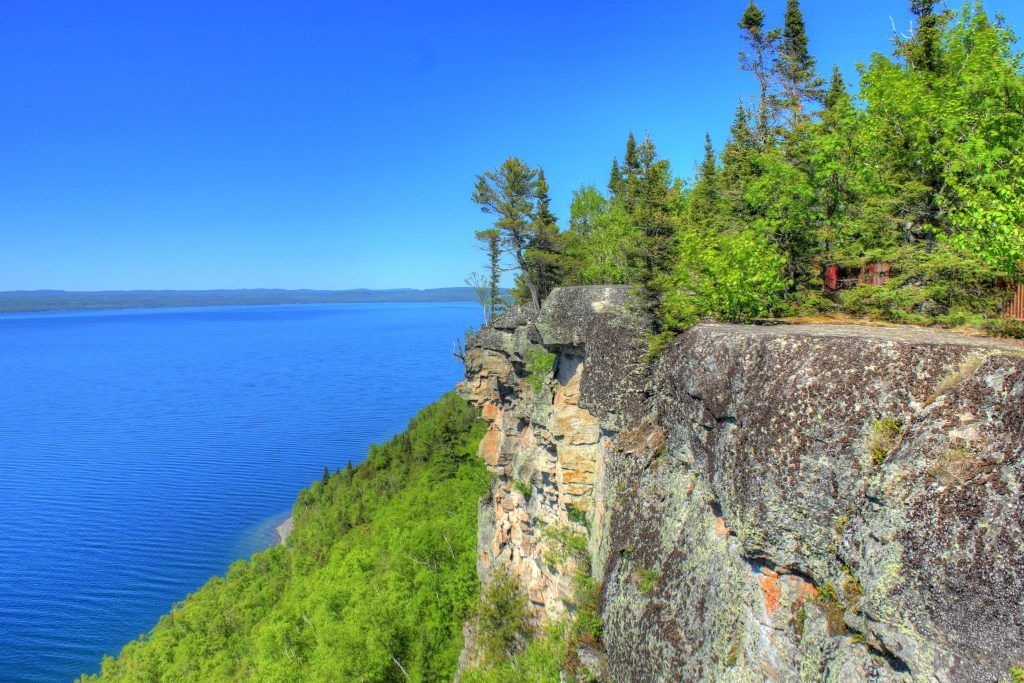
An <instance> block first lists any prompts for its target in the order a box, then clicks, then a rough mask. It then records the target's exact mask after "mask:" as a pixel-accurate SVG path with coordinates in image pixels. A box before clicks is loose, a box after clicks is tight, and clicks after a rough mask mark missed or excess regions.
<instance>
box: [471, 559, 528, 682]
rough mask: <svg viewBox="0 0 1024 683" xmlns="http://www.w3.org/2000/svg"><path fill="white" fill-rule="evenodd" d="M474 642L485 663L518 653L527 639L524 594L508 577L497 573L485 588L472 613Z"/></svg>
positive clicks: (494, 661) (526, 614)
mask: <svg viewBox="0 0 1024 683" xmlns="http://www.w3.org/2000/svg"><path fill="white" fill-rule="evenodd" d="M473 617H474V624H475V625H476V632H477V641H478V643H479V646H480V649H481V651H482V652H483V655H484V660H485V661H486V662H487V663H492V664H493V663H497V662H500V661H503V660H506V659H508V658H509V657H511V656H513V655H514V654H516V653H517V652H520V651H521V650H522V649H523V647H524V646H525V644H526V641H527V638H528V637H529V636H530V614H529V612H528V611H527V609H526V595H525V594H524V593H523V591H522V589H521V588H520V587H519V584H518V583H516V581H515V579H513V578H512V577H511V576H509V575H508V574H506V573H504V572H502V571H498V572H495V574H494V575H493V576H492V577H491V579H490V581H489V582H488V583H487V585H486V586H485V587H484V590H483V592H482V594H481V595H480V600H479V602H478V603H477V606H476V609H475V610H474V613H473Z"/></svg>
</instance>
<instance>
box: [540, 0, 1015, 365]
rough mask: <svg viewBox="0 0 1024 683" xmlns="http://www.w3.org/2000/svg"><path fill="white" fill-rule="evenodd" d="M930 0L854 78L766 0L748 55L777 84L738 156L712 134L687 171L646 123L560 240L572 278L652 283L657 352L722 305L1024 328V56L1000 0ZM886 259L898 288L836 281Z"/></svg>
mask: <svg viewBox="0 0 1024 683" xmlns="http://www.w3.org/2000/svg"><path fill="white" fill-rule="evenodd" d="M912 11H913V13H914V15H915V21H916V28H915V30H914V31H913V32H912V34H911V35H909V36H907V37H901V38H897V39H896V41H895V46H894V51H893V53H892V54H891V55H882V54H875V55H873V56H871V58H870V59H869V60H868V61H867V63H866V64H864V65H862V66H860V67H859V68H860V79H859V80H860V90H859V92H850V91H849V90H848V88H847V86H846V83H845V82H844V80H843V78H842V75H841V72H840V71H839V69H838V68H833V71H832V78H831V81H830V82H829V84H828V87H827V88H826V85H825V82H824V81H823V80H822V79H821V78H820V77H819V76H818V74H817V72H816V60H815V58H814V56H813V54H812V53H811V51H810V47H809V45H810V40H809V37H808V35H807V30H806V25H805V22H804V19H803V16H802V11H801V8H800V3H799V2H798V0H787V2H786V8H785V14H784V15H783V17H782V25H781V26H779V27H778V28H769V27H768V25H767V21H768V17H767V16H766V15H765V13H764V12H763V11H762V10H761V9H760V8H759V7H758V6H757V5H756V4H755V3H754V2H750V3H749V5H748V6H747V7H746V9H745V10H744V12H743V14H742V16H741V18H740V21H739V23H738V27H739V29H740V37H741V38H742V40H743V41H744V47H743V51H742V52H741V53H740V67H741V68H742V69H743V70H744V71H746V72H748V73H750V74H751V75H752V76H753V77H754V78H755V79H756V82H757V86H758V96H757V99H756V101H755V104H754V105H753V106H751V107H750V108H749V109H748V108H747V107H745V106H744V105H740V106H738V107H737V110H736V115H735V118H734V121H733V124H732V126H731V128H730V137H729V139H728V140H727V141H726V142H725V145H724V146H723V147H722V153H721V158H720V159H719V158H718V156H717V155H716V153H715V149H714V147H713V146H712V145H711V141H710V138H706V144H705V153H704V157H703V160H702V161H701V163H700V165H699V167H698V169H697V172H696V174H695V177H694V178H693V179H692V182H684V181H681V180H679V179H676V178H673V177H672V174H671V170H670V166H669V163H668V161H667V160H666V159H662V158H659V157H658V155H657V151H656V149H655V147H654V143H653V142H652V141H651V139H650V137H649V136H647V137H645V138H644V139H643V140H642V141H638V139H637V138H636V137H635V136H634V135H633V134H632V133H630V134H629V137H628V139H627V141H626V149H625V154H624V156H623V157H622V159H621V162H620V160H619V159H616V160H614V161H613V163H612V169H611V173H610V176H609V182H608V194H607V196H605V195H603V194H602V193H601V192H599V191H598V190H597V188H595V187H593V186H587V187H582V188H580V189H579V190H577V191H576V193H574V196H573V202H572V207H571V214H572V215H571V217H570V221H569V223H570V227H569V229H568V230H567V231H566V232H565V233H559V234H558V236H557V238H556V237H555V233H554V232H552V233H551V234H550V235H549V238H546V239H547V245H548V246H547V247H545V249H546V251H545V254H547V257H546V258H547V259H548V260H547V261H544V263H545V264H549V265H550V268H549V271H550V273H551V276H552V279H551V281H552V283H553V284H604V283H609V284H633V285H635V286H636V289H635V291H636V293H637V295H638V299H639V303H640V307H641V308H642V310H643V312H645V313H646V314H647V316H648V318H649V319H650V321H651V346H650V353H649V355H648V357H649V358H653V357H655V356H657V354H658V352H659V350H660V349H661V348H663V347H664V345H665V344H666V343H668V341H669V340H670V339H671V338H672V336H673V334H674V333H676V332H677V331H678V330H681V329H685V328H686V327H688V326H690V325H692V324H693V323H694V322H697V321H699V320H702V319H705V318H707V319H715V320H725V321H738V322H745V321H750V320H751V319H754V318H759V317H767V316H778V315H785V314H802V315H813V314H819V313H838V312H843V313H848V314H852V315H855V316H865V317H870V318H879V319H884V320H891V321H894V322H903V323H921V324H936V323H937V324H941V325H947V326H961V325H973V326H979V327H983V328H985V329H989V330H991V331H993V332H995V333H1000V334H1006V335H1008V336H1019V335H1022V334H1024V326H1022V325H1020V324H1017V323H1011V322H1006V321H1003V320H1002V319H1001V315H1002V311H1003V310H1004V308H1005V304H1006V303H1007V299H1008V296H1007V287H1006V285H1007V284H1009V283H1012V282H1015V281H1017V280H1019V279H1020V278H1021V277H1022V268H1024V76H1022V64H1024V59H1022V57H1021V55H1020V54H1019V53H1018V52H1017V50H1016V47H1015V45H1016V37H1015V36H1014V34H1013V33H1012V31H1011V30H1010V29H1009V28H1008V27H1007V26H1006V25H1005V24H1004V23H1003V21H1002V20H1001V19H998V18H997V19H995V20H993V19H991V18H990V17H989V16H988V15H987V14H986V13H985V11H984V9H983V8H982V6H981V4H980V3H969V4H967V5H965V6H964V8H963V9H961V10H960V11H958V12H949V11H944V10H941V9H939V3H937V2H935V0H913V2H912ZM543 185H546V183H540V184H539V185H538V186H543ZM542 195H544V192H541V193H540V194H539V195H538V197H539V196H542ZM537 202H538V203H537V206H538V207H539V206H542V205H543V204H544V202H543V201H540V200H537ZM549 213H550V212H549V211H547V210H546V209H545V210H543V211H540V210H538V212H537V215H539V216H546V215H548V214H549ZM551 218H552V220H547V219H544V220H541V221H540V223H543V224H545V225H548V226H552V225H553V217H551ZM538 234H540V233H538ZM879 263H886V264H891V267H892V270H891V273H892V275H893V277H892V279H891V280H889V281H888V282H887V283H886V284H884V285H883V286H875V285H873V284H872V285H867V284H865V285H861V286H856V287H853V288H852V289H849V290H845V289H844V290H842V291H840V292H838V293H836V292H824V291H823V284H824V283H823V279H822V273H823V271H824V268H825V267H826V266H830V265H835V266H839V267H842V268H843V269H845V270H846V272H848V273H849V272H852V273H854V274H856V273H857V272H858V271H859V270H861V269H863V268H866V267H868V266H871V265H873V264H879ZM537 269H538V268H537V267H535V268H534V270H537ZM524 277H525V276H524ZM855 277H856V276H855V275H854V279H855Z"/></svg>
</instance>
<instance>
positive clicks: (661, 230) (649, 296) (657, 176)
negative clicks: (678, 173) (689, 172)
mask: <svg viewBox="0 0 1024 683" xmlns="http://www.w3.org/2000/svg"><path fill="white" fill-rule="evenodd" d="M630 139H632V136H630ZM636 159H637V164H636V165H637V169H638V170H637V177H636V188H637V190H636V204H635V207H634V210H633V212H632V214H631V220H632V221H633V222H634V223H635V225H636V226H637V228H638V231H639V239H638V240H637V244H636V246H635V248H634V260H635V264H636V266H635V267H636V273H637V284H638V295H639V298H640V302H641V305H642V306H643V309H644V310H645V311H646V313H647V314H648V315H649V316H650V320H651V325H652V328H653V330H654V333H655V334H660V333H662V332H664V331H666V330H665V325H664V321H663V320H662V318H661V315H660V307H661V302H662V299H663V298H664V295H665V292H666V291H667V289H668V287H669V285H670V277H671V273H672V270H673V268H674V265H675V258H674V256H675V249H674V244H675V234H676V228H677V226H678V221H677V220H676V218H675V215H674V211H673V193H674V187H673V182H672V174H671V169H670V167H669V163H668V161H667V160H665V159H658V153H657V149H656V148H655V146H654V142H653V141H652V140H651V136H650V135H647V136H646V137H645V139H644V142H643V143H642V144H641V145H639V146H638V147H637V150H636Z"/></svg>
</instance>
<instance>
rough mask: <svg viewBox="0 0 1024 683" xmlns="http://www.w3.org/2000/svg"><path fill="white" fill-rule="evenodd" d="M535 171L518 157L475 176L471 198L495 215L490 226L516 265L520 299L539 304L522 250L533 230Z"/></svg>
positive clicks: (533, 278)
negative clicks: (520, 291) (492, 226)
mask: <svg viewBox="0 0 1024 683" xmlns="http://www.w3.org/2000/svg"><path fill="white" fill-rule="evenodd" d="M536 179H537V172H536V171H535V170H534V169H532V168H530V167H529V166H528V165H527V164H526V163H524V162H523V161H522V160H521V159H519V158H518V157H509V158H508V159H506V160H505V161H504V163H502V164H501V166H499V167H497V168H495V169H493V170H490V171H486V172H485V173H482V174H481V175H478V176H477V178H476V186H475V188H474V190H473V195H472V199H473V201H474V202H476V203H477V204H479V205H480V210H481V211H483V212H484V213H488V214H493V215H494V216H496V219H495V221H494V228H495V229H496V230H498V232H499V235H500V241H499V243H500V245H501V248H502V250H503V251H504V252H506V253H508V254H511V256H512V258H513V259H514V260H515V263H516V266H517V267H518V268H519V281H520V282H521V284H522V291H523V298H525V299H527V300H529V301H530V302H532V303H533V305H534V306H536V307H538V308H539V307H540V290H539V288H538V286H537V282H536V278H535V275H534V273H532V272H530V268H529V264H528V263H527V258H526V250H527V248H528V247H529V245H530V239H531V235H532V233H533V212H534V209H535V204H534V201H535V191H536Z"/></svg>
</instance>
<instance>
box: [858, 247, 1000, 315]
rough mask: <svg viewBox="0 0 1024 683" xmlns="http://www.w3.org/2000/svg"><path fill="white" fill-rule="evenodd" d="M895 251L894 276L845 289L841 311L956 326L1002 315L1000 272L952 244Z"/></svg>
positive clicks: (893, 260) (893, 261)
mask: <svg viewBox="0 0 1024 683" xmlns="http://www.w3.org/2000/svg"><path fill="white" fill-rule="evenodd" d="M892 256H893V259H892V263H893V269H894V272H895V276H894V277H893V278H892V279H891V280H889V281H888V282H887V283H885V284H884V285H882V286H866V285H861V286H858V287H854V288H853V289H850V290H848V291H845V292H842V293H841V294H840V295H839V297H838V304H839V306H840V308H841V309H842V310H845V311H848V312H850V313H852V314H854V315H862V316H869V317H872V318H877V319H880V320H888V321H892V322H901V323H931V322H940V323H943V324H946V325H950V326H956V325H963V324H967V323H981V322H983V321H984V320H986V319H990V318H998V317H999V316H1000V312H1001V311H1002V310H1003V308H1004V306H1005V305H1006V302H1007V292H1006V291H1005V288H1003V287H1002V280H1001V278H1000V276H999V274H998V273H997V272H995V271H993V270H992V269H991V268H990V267H988V266H987V265H985V263H983V262H982V261H981V260H979V259H978V258H977V257H974V256H972V255H970V254H968V253H965V252H963V251H961V250H959V249H957V248H956V247H954V246H952V245H948V244H938V245H935V246H934V247H933V248H931V249H926V248H921V247H918V246H908V247H905V248H903V249H900V250H898V251H896V252H895V253H893V254H892Z"/></svg>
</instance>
